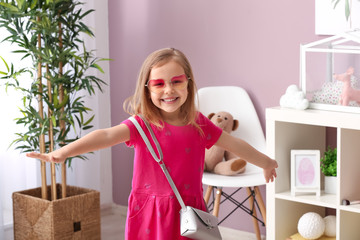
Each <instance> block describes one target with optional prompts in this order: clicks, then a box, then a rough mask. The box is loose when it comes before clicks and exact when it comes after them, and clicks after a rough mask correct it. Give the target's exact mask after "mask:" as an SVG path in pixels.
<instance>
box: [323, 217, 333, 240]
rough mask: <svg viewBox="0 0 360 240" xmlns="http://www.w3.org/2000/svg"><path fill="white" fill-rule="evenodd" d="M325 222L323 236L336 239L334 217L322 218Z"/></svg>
mask: <svg viewBox="0 0 360 240" xmlns="http://www.w3.org/2000/svg"><path fill="white" fill-rule="evenodd" d="M324 221H325V232H324V234H325V235H326V236H328V237H336V217H335V216H333V215H329V216H326V217H324Z"/></svg>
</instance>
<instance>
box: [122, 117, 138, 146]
mask: <svg viewBox="0 0 360 240" xmlns="http://www.w3.org/2000/svg"><path fill="white" fill-rule="evenodd" d="M135 119H136V120H137V121H138V122H140V124H142V121H141V120H140V118H139V117H138V116H135ZM121 124H125V125H126V126H127V127H128V128H129V130H130V139H129V141H127V142H125V144H126V146H128V147H132V146H135V144H136V141H137V139H138V137H139V136H140V135H139V133H138V131H137V129H136V127H135V125H134V124H133V123H132V122H131V121H130V119H126V120H124V121H122V122H121Z"/></svg>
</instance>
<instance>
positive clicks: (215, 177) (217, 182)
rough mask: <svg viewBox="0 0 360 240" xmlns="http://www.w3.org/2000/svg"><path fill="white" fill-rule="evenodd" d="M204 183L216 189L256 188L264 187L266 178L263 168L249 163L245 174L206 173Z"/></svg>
mask: <svg viewBox="0 0 360 240" xmlns="http://www.w3.org/2000/svg"><path fill="white" fill-rule="evenodd" d="M202 183H203V184H205V185H208V186H216V187H237V188H238V187H254V186H261V185H264V184H265V178H264V174H263V170H262V169H261V168H259V167H257V166H255V165H253V164H251V163H248V164H247V165H246V169H245V172H243V173H240V174H237V175H234V176H224V175H219V174H215V173H209V172H204V174H203V178H202Z"/></svg>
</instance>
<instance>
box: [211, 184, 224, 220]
mask: <svg viewBox="0 0 360 240" xmlns="http://www.w3.org/2000/svg"><path fill="white" fill-rule="evenodd" d="M221 193H222V188H217V190H216V196H215V202H214V211H213V215H214V216H215V217H218V216H219V209H220V200H221Z"/></svg>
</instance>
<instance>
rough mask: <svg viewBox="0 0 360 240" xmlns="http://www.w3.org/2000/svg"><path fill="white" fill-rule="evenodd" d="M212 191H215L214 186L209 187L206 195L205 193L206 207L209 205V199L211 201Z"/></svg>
mask: <svg viewBox="0 0 360 240" xmlns="http://www.w3.org/2000/svg"><path fill="white" fill-rule="evenodd" d="M212 190H213V186H208V187H207V189H206V193H205V197H204V200H205V203H206V205H208V204H209V199H210V195H211V192H212Z"/></svg>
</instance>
